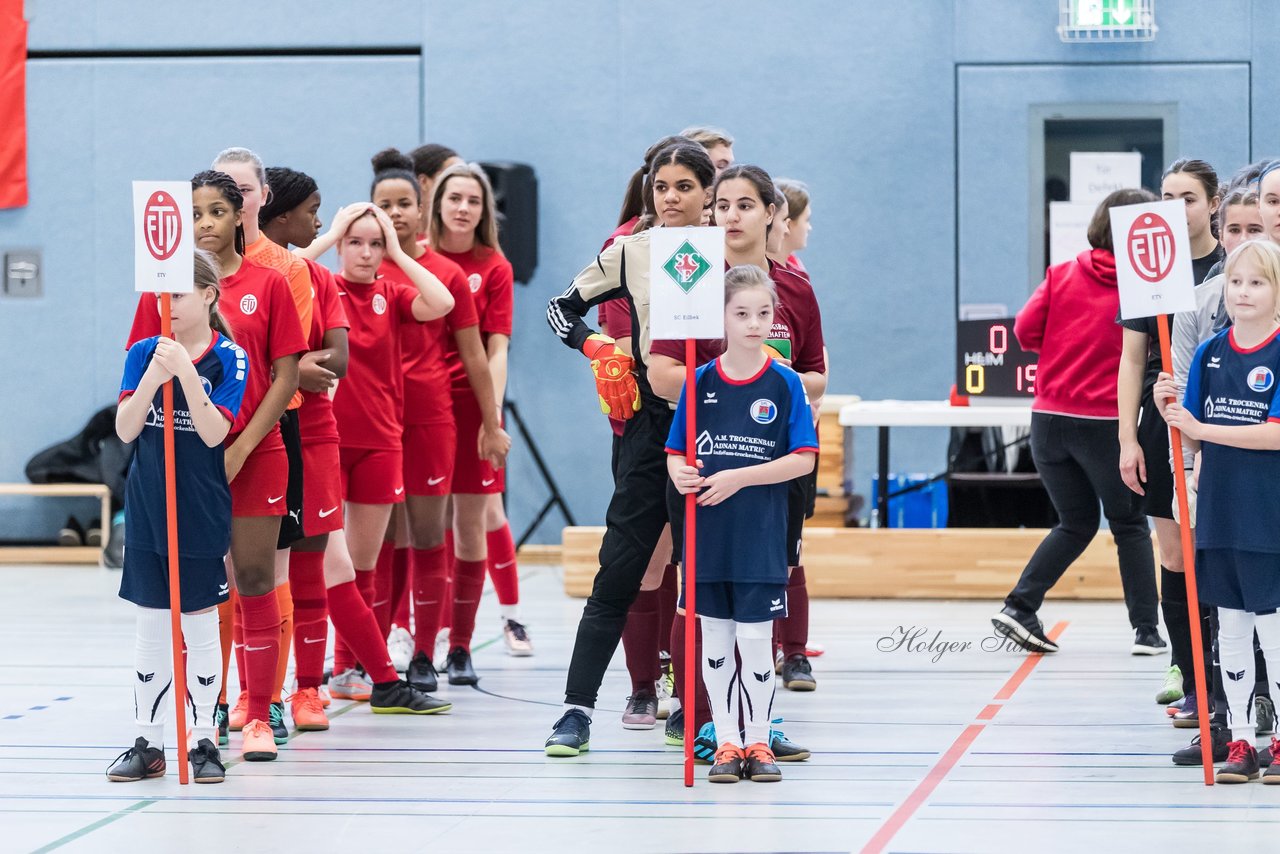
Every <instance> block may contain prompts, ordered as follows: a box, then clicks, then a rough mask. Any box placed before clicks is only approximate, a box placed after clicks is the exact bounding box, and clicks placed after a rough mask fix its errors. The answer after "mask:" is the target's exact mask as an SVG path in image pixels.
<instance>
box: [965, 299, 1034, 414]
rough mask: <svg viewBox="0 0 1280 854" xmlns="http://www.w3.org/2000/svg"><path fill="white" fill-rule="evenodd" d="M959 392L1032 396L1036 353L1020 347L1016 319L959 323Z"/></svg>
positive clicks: (1006, 318)
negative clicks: (1014, 334) (1016, 336)
mask: <svg viewBox="0 0 1280 854" xmlns="http://www.w3.org/2000/svg"><path fill="white" fill-rule="evenodd" d="M956 389H957V390H958V391H959V392H960V393H961V394H965V395H968V396H969V397H1032V396H1034V395H1035V392H1036V354H1035V353H1028V352H1026V351H1024V350H1023V349H1022V348H1021V347H1019V346H1018V341H1017V339H1016V338H1014V336H1013V318H1012V317H1001V318H995V319H989V320H959V321H956Z"/></svg>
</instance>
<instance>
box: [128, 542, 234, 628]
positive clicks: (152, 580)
mask: <svg viewBox="0 0 1280 854" xmlns="http://www.w3.org/2000/svg"><path fill="white" fill-rule="evenodd" d="M180 564H181V566H180V570H179V571H180V572H181V573H182V581H181V584H182V613H184V614H191V613H194V612H196V611H203V610H204V609H206V608H212V607H213V606H214V605H218V604H220V603H222V602H225V601H227V595H228V594H227V567H226V564H225V563H223V561H222V558H220V557H184V558H180ZM120 598H121V599H126V600H128V601H130V602H132V603H134V604H135V605H141V606H142V607H143V608H161V609H163V610H166V611H167V610H168V609H169V558H168V557H167V556H166V555H162V554H158V553H156V552H149V551H145V550H143V549H136V548H125V550H124V573H123V574H122V575H121V577H120Z"/></svg>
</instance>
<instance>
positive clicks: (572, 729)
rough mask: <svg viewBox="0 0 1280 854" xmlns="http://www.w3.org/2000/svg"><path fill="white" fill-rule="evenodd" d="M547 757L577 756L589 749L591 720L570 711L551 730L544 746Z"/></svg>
mask: <svg viewBox="0 0 1280 854" xmlns="http://www.w3.org/2000/svg"><path fill="white" fill-rule="evenodd" d="M545 747H546V751H547V755H548V756H577V755H578V754H579V753H586V752H587V751H588V750H590V749H591V718H589V717H587V716H586V715H585V714H584V713H583V712H582V711H581V710H580V709H570V710H569V711H567V712H565V713H564V714H563V715H561V716H560V720H558V721H556V722H555V725H554V726H553V727H552V728H551V737H550V738H548V739H547V743H546V745H545Z"/></svg>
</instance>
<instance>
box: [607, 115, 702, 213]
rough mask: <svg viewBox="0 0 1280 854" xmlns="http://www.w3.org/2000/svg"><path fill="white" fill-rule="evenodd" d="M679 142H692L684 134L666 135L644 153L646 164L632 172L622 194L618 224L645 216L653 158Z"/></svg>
mask: <svg viewBox="0 0 1280 854" xmlns="http://www.w3.org/2000/svg"><path fill="white" fill-rule="evenodd" d="M677 142H692V140H690V139H686V138H685V137H683V136H664V137H663V138H662V139H660V140H658V141H657V142H655V143H654V144H653V145H651V146H649V148H648V149H647V150H646V151H645V153H644V164H643V165H641V167H640V168H639V169H637V170H636V171H635V172H633V173H631V180H629V181H628V182H627V190H626V192H625V193H624V194H623V196H622V210H620V211H619V212H618V225H624V224H625V223H627V222H629V221H631V220H632V219H635V218H636V217H641V216H644V213H645V209H646V207H647V205H646V204H645V199H646V197H648V196H649V186H650V185H649V172H650V171H652V169H653V158H654V157H656V156H657V155H658V152H660V151H662V150H663V149H664V148H667V147H668V146H672V145H675V144H676V143H677Z"/></svg>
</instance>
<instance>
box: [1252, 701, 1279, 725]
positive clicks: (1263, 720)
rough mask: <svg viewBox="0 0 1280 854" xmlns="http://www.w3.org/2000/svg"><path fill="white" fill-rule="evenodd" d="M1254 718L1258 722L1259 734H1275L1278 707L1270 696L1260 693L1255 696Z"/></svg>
mask: <svg viewBox="0 0 1280 854" xmlns="http://www.w3.org/2000/svg"><path fill="white" fill-rule="evenodd" d="M1253 719H1254V720H1255V721H1256V722H1257V724H1258V735H1275V732H1276V707H1275V704H1274V703H1272V702H1271V698H1270V697H1267V696H1264V695H1259V696H1257V697H1254V698H1253Z"/></svg>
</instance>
